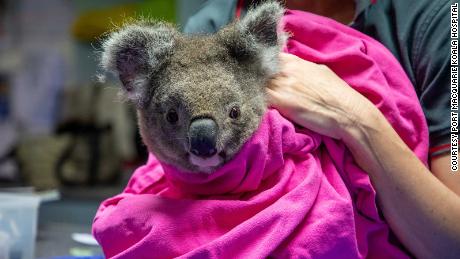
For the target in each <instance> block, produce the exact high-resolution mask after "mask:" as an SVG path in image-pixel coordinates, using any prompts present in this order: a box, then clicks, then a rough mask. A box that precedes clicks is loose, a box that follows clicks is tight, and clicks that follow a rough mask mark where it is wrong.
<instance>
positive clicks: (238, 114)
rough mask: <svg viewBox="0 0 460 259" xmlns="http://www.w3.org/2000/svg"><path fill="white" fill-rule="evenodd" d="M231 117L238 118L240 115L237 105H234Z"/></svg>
mask: <svg viewBox="0 0 460 259" xmlns="http://www.w3.org/2000/svg"><path fill="white" fill-rule="evenodd" d="M229 116H230V118H232V119H237V118H238V117H240V109H239V108H238V107H237V106H233V107H232V109H230V114H229Z"/></svg>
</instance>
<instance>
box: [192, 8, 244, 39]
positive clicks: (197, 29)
mask: <svg viewBox="0 0 460 259" xmlns="http://www.w3.org/2000/svg"><path fill="white" fill-rule="evenodd" d="M236 4H237V1H236V0H209V1H207V2H206V3H204V5H203V8H201V9H200V10H199V11H198V12H197V13H196V14H195V15H193V16H192V17H190V19H189V20H188V21H187V23H186V25H185V27H184V33H186V34H211V33H215V32H217V31H218V30H219V29H220V28H222V27H224V26H225V25H227V24H228V23H230V22H231V21H232V20H233V17H234V15H235V10H236Z"/></svg>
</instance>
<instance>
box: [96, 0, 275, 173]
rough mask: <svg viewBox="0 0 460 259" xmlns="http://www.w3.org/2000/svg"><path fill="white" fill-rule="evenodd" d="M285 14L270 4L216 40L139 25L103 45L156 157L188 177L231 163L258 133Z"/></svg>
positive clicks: (105, 62) (104, 59)
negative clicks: (282, 18)
mask: <svg viewBox="0 0 460 259" xmlns="http://www.w3.org/2000/svg"><path fill="white" fill-rule="evenodd" d="M282 14H283V9H282V8H281V7H280V6H279V5H278V4H277V3H274V2H272V3H267V4H264V5H261V6H260V7H258V8H256V9H254V10H252V11H250V12H248V14H247V15H246V17H245V18H244V19H243V20H241V21H238V22H236V23H233V24H231V25H229V26H227V27H226V28H224V29H223V30H221V31H219V32H218V33H217V34H215V35H210V36H193V37H190V36H184V35H180V34H179V33H178V32H177V31H175V30H174V29H173V28H172V27H170V26H168V25H165V24H161V23H146V22H139V23H136V24H132V25H128V26H126V27H124V28H123V29H121V30H120V31H118V32H115V33H113V34H112V35H111V36H110V37H109V39H108V40H107V41H106V42H105V43H104V52H103V56H102V65H103V67H104V68H105V69H107V70H109V71H115V72H117V73H118V75H119V78H120V80H121V81H122V83H123V86H124V92H125V94H126V96H127V98H128V99H129V100H131V101H132V102H133V103H135V104H136V107H137V108H138V119H139V127H140V132H141V135H142V137H143V140H144V142H145V144H146V145H147V147H148V149H149V151H150V152H152V153H153V154H155V155H156V157H157V158H158V159H160V160H162V161H164V162H166V163H168V164H171V165H174V166H176V167H178V168H180V169H182V170H185V171H189V172H207V173H210V172H212V171H214V170H215V169H217V168H218V167H220V166H222V165H223V164H224V163H225V162H227V161H229V160H230V159H231V158H233V156H234V155H235V154H236V153H237V152H238V151H239V149H240V148H241V147H242V145H243V144H244V143H245V142H246V141H247V140H248V139H249V138H250V137H251V135H252V134H253V133H254V131H255V130H256V129H257V127H258V125H259V122H260V119H261V117H262V115H263V113H264V111H265V109H266V104H265V100H264V99H265V98H264V96H265V91H264V86H265V84H266V82H267V80H268V79H269V77H270V76H272V75H273V74H274V73H276V72H277V65H278V54H279V51H280V48H281V45H282V40H283V37H282V36H283V35H280V34H279V33H278V23H279V20H280V19H281V16H282Z"/></svg>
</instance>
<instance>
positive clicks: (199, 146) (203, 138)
mask: <svg viewBox="0 0 460 259" xmlns="http://www.w3.org/2000/svg"><path fill="white" fill-rule="evenodd" d="M188 133H189V138H190V152H192V153H193V154H194V155H196V156H200V157H211V156H213V155H214V154H216V152H217V150H216V141H217V124H216V122H215V121H214V120H213V119H208V118H202V119H196V120H193V121H192V123H191V124H190V128H189V132H188Z"/></svg>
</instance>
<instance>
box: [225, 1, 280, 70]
mask: <svg viewBox="0 0 460 259" xmlns="http://www.w3.org/2000/svg"><path fill="white" fill-rule="evenodd" d="M284 11H285V10H284V8H283V7H282V6H281V5H280V3H278V2H277V1H273V0H272V1H267V2H265V3H262V4H260V5H258V6H257V7H255V8H252V9H250V10H249V11H248V12H247V14H246V16H245V17H243V18H242V19H241V20H239V21H236V22H235V23H234V24H233V25H231V26H230V27H227V28H225V29H223V30H222V31H221V33H220V37H221V39H222V40H223V43H224V45H226V46H227V48H228V49H229V50H230V52H231V54H232V55H233V56H234V57H235V58H237V59H239V60H245V59H248V58H251V57H257V58H260V59H261V65H262V67H263V69H264V71H265V72H267V74H269V75H272V74H275V73H276V72H277V71H278V55H279V53H280V51H281V48H282V46H283V45H284V43H285V41H286V40H287V38H288V37H287V33H285V32H284V31H283V30H282V28H281V18H282V17H283V15H284Z"/></svg>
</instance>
